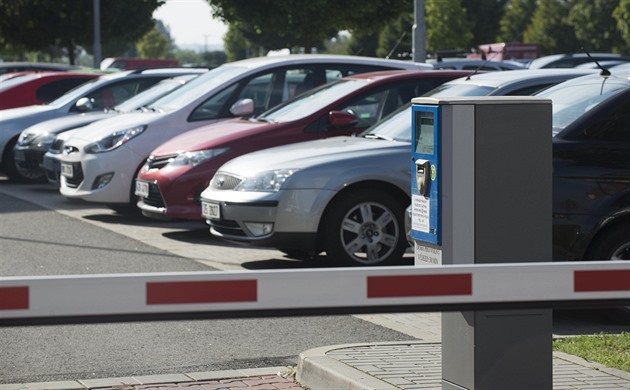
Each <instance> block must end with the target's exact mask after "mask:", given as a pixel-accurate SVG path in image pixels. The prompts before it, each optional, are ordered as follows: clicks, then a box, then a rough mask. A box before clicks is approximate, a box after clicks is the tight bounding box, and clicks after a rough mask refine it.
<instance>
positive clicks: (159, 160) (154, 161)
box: [146, 154, 177, 169]
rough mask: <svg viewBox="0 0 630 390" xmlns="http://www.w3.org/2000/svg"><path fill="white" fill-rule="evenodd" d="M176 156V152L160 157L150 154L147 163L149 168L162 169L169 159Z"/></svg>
mask: <svg viewBox="0 0 630 390" xmlns="http://www.w3.org/2000/svg"><path fill="white" fill-rule="evenodd" d="M175 157H177V155H176V154H171V155H168V156H160V157H155V156H150V157H149V158H148V159H147V163H146V165H147V167H148V168H149V169H162V168H164V166H165V165H166V164H168V162H169V161H171V159H173V158H175Z"/></svg>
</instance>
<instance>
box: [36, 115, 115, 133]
mask: <svg viewBox="0 0 630 390" xmlns="http://www.w3.org/2000/svg"><path fill="white" fill-rule="evenodd" d="M112 114H115V112H114V111H111V112H109V113H105V112H94V113H87V114H80V115H70V116H64V117H61V118H55V119H50V120H47V121H43V122H39V123H37V124H35V125H33V126H31V127H29V128H27V129H25V130H24V131H25V132H27V133H30V134H38V133H39V134H43V133H49V134H59V133H62V132H64V131H67V130H70V129H74V128H77V127H82V126H85V125H88V124H90V123H92V122H96V121H98V120H101V119H105V118H111V116H112Z"/></svg>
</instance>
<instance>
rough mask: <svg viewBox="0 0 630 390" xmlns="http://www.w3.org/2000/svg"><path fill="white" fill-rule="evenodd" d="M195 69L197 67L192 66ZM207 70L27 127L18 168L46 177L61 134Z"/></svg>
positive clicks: (135, 106)
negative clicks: (47, 160) (48, 157)
mask: <svg viewBox="0 0 630 390" xmlns="http://www.w3.org/2000/svg"><path fill="white" fill-rule="evenodd" d="M191 71H193V70H192V69H191ZM207 71H208V70H207V69H205V70H203V69H198V73H191V74H187V75H183V76H175V77H169V78H167V79H164V80H162V81H160V82H159V83H157V84H155V85H154V86H152V87H151V88H149V89H147V90H145V91H143V92H141V93H139V94H137V95H136V96H134V97H132V98H130V99H129V100H125V101H124V102H123V103H121V104H119V105H117V106H115V107H114V108H112V109H106V110H104V111H93V112H86V113H83V114H81V115H67V116H63V117H61V118H56V119H50V120H47V121H43V122H39V123H37V124H35V125H33V126H31V127H27V128H26V129H24V130H23V131H22V132H21V133H20V136H19V137H18V141H17V144H16V145H15V147H14V148H13V156H14V160H15V169H16V170H17V171H18V172H19V173H20V175H21V176H22V177H23V178H24V180H25V181H34V182H39V181H43V180H44V178H45V176H46V175H45V172H44V169H42V163H43V159H44V155H45V154H46V152H48V150H49V149H50V147H51V146H52V144H53V142H54V141H55V139H56V136H57V135H59V134H61V133H63V132H65V131H68V130H71V129H76V128H79V127H83V126H86V125H88V124H90V123H93V122H96V121H99V120H101V119H105V118H110V117H111V116H112V115H117V114H124V113H127V112H132V111H137V110H142V109H143V107H145V106H147V105H149V104H151V103H153V102H154V101H156V100H158V99H159V98H161V97H162V96H165V95H166V94H168V93H170V92H172V91H173V90H175V89H176V88H180V87H181V86H183V85H185V84H186V83H187V82H189V81H190V80H192V79H193V78H194V77H197V76H198V75H200V74H201V73H202V72H207ZM57 165H58V164H57Z"/></svg>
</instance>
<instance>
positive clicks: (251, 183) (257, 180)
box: [235, 168, 299, 192]
mask: <svg viewBox="0 0 630 390" xmlns="http://www.w3.org/2000/svg"><path fill="white" fill-rule="evenodd" d="M298 170H299V169H294V168H291V169H276V170H273V171H266V172H260V173H258V174H256V175H254V176H250V177H247V178H245V179H244V180H243V181H242V182H240V183H239V185H238V186H236V188H235V190H236V191H252V192H277V191H280V188H282V185H283V184H284V183H285V182H286V181H287V179H288V178H289V177H291V175H293V174H294V173H295V172H297V171H298Z"/></svg>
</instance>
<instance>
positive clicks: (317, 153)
mask: <svg viewBox="0 0 630 390" xmlns="http://www.w3.org/2000/svg"><path fill="white" fill-rule="evenodd" d="M394 153H405V154H409V156H411V146H410V144H409V143H408V142H398V141H387V140H382V139H372V138H363V137H349V136H340V137H333V138H326V139H321V140H315V141H306V142H299V143H296V144H290V145H284V146H278V147H273V148H269V149H264V150H260V151H257V152H253V153H248V154H246V155H244V156H241V157H237V158H235V159H233V160H231V161H229V162H227V163H226V164H225V165H223V166H222V167H221V169H220V170H221V171H224V172H230V173H233V174H236V175H242V176H248V175H250V174H253V173H256V172H262V171H267V170H273V169H281V168H292V169H293V168H299V169H308V168H313V167H316V166H323V165H327V164H330V165H334V166H339V164H347V163H348V162H349V161H350V160H353V159H362V158H366V159H371V160H373V161H375V162H376V163H378V160H379V157H378V156H379V155H382V154H394ZM252 167H255V169H252Z"/></svg>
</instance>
